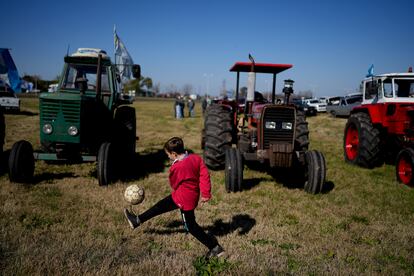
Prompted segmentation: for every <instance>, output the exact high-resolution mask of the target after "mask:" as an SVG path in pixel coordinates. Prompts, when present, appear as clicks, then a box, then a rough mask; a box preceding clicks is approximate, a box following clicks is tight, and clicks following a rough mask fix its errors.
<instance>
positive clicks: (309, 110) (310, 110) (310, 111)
mask: <svg viewBox="0 0 414 276" xmlns="http://www.w3.org/2000/svg"><path fill="white" fill-rule="evenodd" d="M292 103H293V104H294V105H295V106H297V108H298V109H299V110H302V111H304V112H305V115H306V116H316V114H317V113H318V111H317V110H316V107H314V106H310V105H308V104H307V103H304V102H302V101H301V100H296V99H294V100H293V101H292Z"/></svg>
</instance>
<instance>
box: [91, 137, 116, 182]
mask: <svg viewBox="0 0 414 276" xmlns="http://www.w3.org/2000/svg"><path fill="white" fill-rule="evenodd" d="M115 156H116V155H115V149H114V145H113V144H112V143H109V142H104V143H103V144H102V145H101V147H100V148H99V152H98V162H97V164H96V171H97V176H98V183H99V186H106V185H108V184H110V183H112V182H113V181H114V180H115V179H116V177H115V176H116V174H115V172H116V168H115V166H116V164H117V162H116V160H115Z"/></svg>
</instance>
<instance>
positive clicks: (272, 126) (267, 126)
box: [265, 122, 276, 129]
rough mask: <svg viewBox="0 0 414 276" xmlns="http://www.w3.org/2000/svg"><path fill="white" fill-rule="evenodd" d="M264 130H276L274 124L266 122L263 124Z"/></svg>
mask: <svg viewBox="0 0 414 276" xmlns="http://www.w3.org/2000/svg"><path fill="white" fill-rule="evenodd" d="M265 128H268V129H276V122H266V123H265Z"/></svg>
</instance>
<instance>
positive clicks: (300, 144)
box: [295, 110, 309, 151]
mask: <svg viewBox="0 0 414 276" xmlns="http://www.w3.org/2000/svg"><path fill="white" fill-rule="evenodd" d="M308 147H309V129H308V122H306V117H305V112H303V111H301V110H297V111H296V138H295V151H307V150H308Z"/></svg>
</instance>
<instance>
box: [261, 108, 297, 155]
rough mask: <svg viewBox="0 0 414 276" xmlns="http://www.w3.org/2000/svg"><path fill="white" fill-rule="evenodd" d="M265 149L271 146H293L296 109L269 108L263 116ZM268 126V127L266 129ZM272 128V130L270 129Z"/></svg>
mask: <svg viewBox="0 0 414 276" xmlns="http://www.w3.org/2000/svg"><path fill="white" fill-rule="evenodd" d="M262 123H263V149H268V148H269V144H270V143H272V144H277V143H285V144H293V140H294V134H295V109H294V108H286V107H269V108H266V109H265V110H264V114H263V121H262ZM266 126H268V127H266ZM270 126H271V128H269V127H270Z"/></svg>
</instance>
